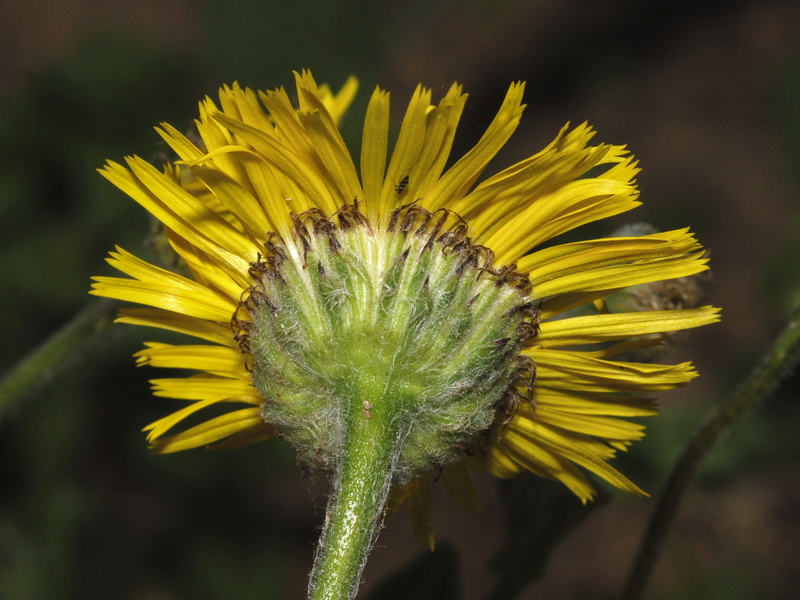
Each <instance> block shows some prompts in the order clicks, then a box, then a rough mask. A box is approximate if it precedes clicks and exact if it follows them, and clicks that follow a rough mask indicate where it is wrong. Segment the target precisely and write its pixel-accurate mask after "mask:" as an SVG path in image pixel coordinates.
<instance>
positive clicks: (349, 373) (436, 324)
mask: <svg viewBox="0 0 800 600" xmlns="http://www.w3.org/2000/svg"><path fill="white" fill-rule="evenodd" d="M355 214H358V213H355ZM358 216H359V217H360V219H356V220H355V221H354V222H352V221H350V220H347V221H345V220H342V223H343V224H345V225H346V226H340V227H334V226H333V224H332V223H331V222H330V221H328V220H327V219H325V218H324V217H322V216H319V215H314V216H313V218H312V217H308V221H309V223H306V222H303V221H300V220H299V219H298V220H297V221H296V227H295V238H294V240H292V242H290V243H281V244H275V245H270V247H269V248H268V256H267V258H266V261H262V262H260V263H258V264H256V265H254V269H253V274H254V275H255V276H256V277H257V279H258V281H257V284H256V285H255V286H254V289H253V291H252V293H251V294H250V298H249V299H248V302H247V306H248V308H249V310H250V313H251V317H252V320H253V328H252V329H251V330H250V331H249V332H248V335H247V338H248V349H249V350H250V351H251V352H252V355H253V375H254V381H255V385H256V387H257V388H258V390H259V392H260V394H261V396H262V397H263V398H264V406H263V415H264V419H265V420H266V421H267V422H269V423H272V424H274V425H275V426H276V427H278V429H279V430H280V431H281V433H282V435H283V437H284V438H286V439H287V440H289V441H290V442H291V443H292V444H293V445H294V446H295V447H296V448H297V450H298V453H299V458H300V460H301V462H303V463H304V464H305V465H307V466H308V467H310V468H313V469H324V470H330V469H333V468H335V467H336V465H337V464H338V461H339V460H340V459H341V457H342V454H343V451H344V448H345V445H346V436H347V431H348V428H349V427H352V424H353V420H359V419H360V420H363V421H369V420H370V419H373V418H375V417H380V418H381V421H385V420H386V419H388V420H390V421H394V420H398V421H397V423H396V425H397V427H396V429H397V431H399V432H400V435H402V436H404V440H403V442H402V443H401V444H400V447H399V449H398V451H397V452H398V455H397V456H396V457H395V463H394V481H395V482H405V481H407V480H409V479H410V478H412V477H414V476H416V475H418V474H420V473H422V472H425V471H428V470H431V469H433V468H436V467H438V466H441V465H445V464H448V463H450V462H453V461H455V460H456V459H457V458H458V456H459V452H460V451H462V450H464V449H465V448H467V447H468V446H469V444H470V442H471V441H472V439H473V438H474V436H475V434H476V433H478V432H480V431H482V430H486V429H488V428H489V427H490V426H491V424H492V422H493V421H494V420H495V418H496V416H497V409H498V407H500V406H501V405H503V404H504V403H505V402H506V401H507V400H508V397H507V394H508V393H509V390H510V389H512V388H513V386H514V385H515V377H516V376H517V375H518V373H519V372H520V369H521V363H520V360H521V359H519V349H520V345H521V343H523V341H524V335H523V332H524V331H526V330H528V331H529V330H530V327H528V328H527V329H526V324H527V325H530V322H527V323H526V318H528V317H529V316H530V314H531V311H530V307H529V305H528V304H527V302H526V297H525V293H524V290H522V289H520V286H515V285H512V284H511V283H509V281H508V279H507V278H506V279H504V275H503V273H506V274H507V273H511V271H504V272H500V273H499V272H498V271H496V270H494V268H493V267H492V265H491V258H490V257H489V258H487V257H486V256H485V255H484V254H485V252H484V251H485V249H483V248H480V247H476V246H473V245H471V244H470V243H469V240H468V239H467V238H466V237H465V236H464V232H463V231H460V232H458V233H453V232H452V231H445V233H440V228H439V227H432V228H431V229H432V231H429V230H428V228H427V227H426V225H427V223H428V221H425V223H424V224H423V226H422V227H420V228H419V229H418V230H417V231H413V232H410V231H407V230H406V231H404V230H403V229H404V228H403V227H402V226H400V227H394V228H391V229H392V230H389V231H387V230H375V229H373V228H372V227H371V226H370V225H369V223H367V222H366V220H365V219H364V218H363V217H361V216H360V215H358ZM442 222H443V220H442ZM486 252H488V251H486ZM526 309H527V310H526ZM526 315H527V317H526ZM529 369H530V367H529Z"/></svg>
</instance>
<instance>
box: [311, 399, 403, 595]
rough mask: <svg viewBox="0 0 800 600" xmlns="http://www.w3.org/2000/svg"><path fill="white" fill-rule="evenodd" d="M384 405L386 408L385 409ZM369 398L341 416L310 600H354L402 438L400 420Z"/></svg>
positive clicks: (377, 529)
mask: <svg viewBox="0 0 800 600" xmlns="http://www.w3.org/2000/svg"><path fill="white" fill-rule="evenodd" d="M387 404H388V405H387ZM392 404H394V403H391V402H390V403H382V402H381V399H380V398H374V397H372V395H371V394H363V395H359V397H358V398H357V400H356V401H355V402H354V403H353V406H352V409H351V410H350V411H349V414H348V415H347V416H346V419H347V421H348V422H347V424H346V428H347V433H346V440H345V444H344V454H343V456H342V458H341V460H340V462H339V465H338V467H337V470H336V474H335V477H334V480H333V490H332V492H331V497H330V500H329V501H328V508H327V510H326V514H325V526H324V528H323V531H322V536H321V537H320V541H319V546H318V548H317V554H316V557H315V560H314V570H313V571H312V573H311V581H310V584H309V596H308V597H309V598H310V599H312V600H323V599H324V600H344V599H350V598H354V597H355V595H356V591H357V590H358V585H359V582H360V578H361V573H362V571H363V569H364V565H365V564H366V562H367V555H368V554H369V551H370V550H371V548H372V545H373V544H374V542H375V538H376V537H377V535H378V531H379V530H380V526H381V523H382V520H383V513H384V507H385V504H386V497H387V495H388V493H389V488H390V486H391V483H392V474H393V471H394V468H393V467H394V464H395V461H396V459H397V456H398V454H399V452H400V445H401V444H402V441H403V439H404V438H405V434H406V431H405V428H404V427H401V423H402V419H401V418H399V415H398V414H397V412H395V411H393V410H391V408H394V407H393V406H392Z"/></svg>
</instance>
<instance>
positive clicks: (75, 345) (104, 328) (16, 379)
mask: <svg viewBox="0 0 800 600" xmlns="http://www.w3.org/2000/svg"><path fill="white" fill-rule="evenodd" d="M117 308H118V303H117V302H114V301H112V300H106V299H101V300H94V301H92V302H90V303H89V304H87V305H86V306H85V307H84V308H83V309H82V310H81V311H80V312H79V313H77V314H76V315H75V316H74V317H73V318H72V320H70V321H69V322H68V323H67V324H66V325H64V326H63V327H62V328H61V329H60V330H59V331H57V332H56V333H54V334H53V335H52V336H51V337H50V338H49V339H47V340H46V341H45V342H44V343H43V344H41V345H40V346H39V347H38V348H36V349H35V350H34V351H33V352H31V353H30V354H28V355H27V356H26V357H25V358H23V359H22V360H21V361H20V362H19V363H18V364H17V365H16V366H15V367H14V368H12V369H11V370H10V371H9V372H8V373H6V374H5V375H4V376H3V378H2V380H0V418H2V417H3V416H5V415H7V414H8V413H9V412H11V411H12V410H13V409H16V408H18V406H19V405H20V404H21V403H22V401H23V400H25V399H26V398H29V397H31V396H33V395H34V394H36V393H37V392H40V391H41V390H42V388H44V387H45V386H46V385H47V384H48V383H50V382H51V381H52V380H53V379H54V378H55V377H57V376H58V375H60V374H61V373H62V372H64V371H65V370H66V369H67V368H72V367H74V366H75V365H76V363H78V362H80V360H82V359H83V358H84V357H85V356H86V355H87V354H89V352H90V351H93V350H96V348H97V344H98V342H101V341H106V340H108V339H109V338H112V337H114V336H112V335H111V334H110V333H109V331H108V330H109V327H110V326H111V324H112V323H113V322H114V315H115V314H116V311H117Z"/></svg>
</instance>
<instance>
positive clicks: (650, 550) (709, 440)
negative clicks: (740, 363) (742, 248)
mask: <svg viewBox="0 0 800 600" xmlns="http://www.w3.org/2000/svg"><path fill="white" fill-rule="evenodd" d="M798 362H800V308H798V309H795V311H794V313H793V314H792V316H791V318H790V319H789V322H788V323H787V325H786V327H785V328H784V329H783V331H782V332H781V333H780V334H779V335H778V337H777V339H776V340H775V342H774V344H773V345H772V347H771V348H770V349H769V351H768V352H767V353H766V354H765V355H764V357H763V358H762V359H761V362H760V363H759V364H758V365H757V366H756V367H755V369H753V371H752V372H751V373H750V376H749V377H748V378H747V379H746V380H745V382H744V383H743V384H742V385H741V387H739V388H738V389H737V390H736V391H735V392H734V393H733V395H732V396H731V397H730V398H729V399H728V401H727V402H726V403H725V404H724V405H723V406H722V407H720V409H719V410H718V411H717V412H716V413H715V414H714V415H712V416H711V418H710V419H709V420H708V421H706V423H705V424H704V425H702V426H701V427H700V429H699V430H697V431H696V432H695V434H694V435H693V436H692V438H691V439H690V440H689V443H688V444H687V445H686V448H685V449H684V451H683V453H682V454H681V456H680V458H679V459H678V461H677V462H676V463H675V466H674V467H673V470H672V473H671V474H670V476H669V479H668V480H667V483H666V486H665V487H664V490H663V491H662V492H661V495H660V497H659V499H658V503H657V504H656V508H655V511H654V512H653V516H652V517H651V519H650V523H649V524H648V527H647V530H646V532H645V534H644V536H643V538H642V543H641V546H640V547H639V551H638V553H637V555H636V559H635V561H634V564H633V566H632V567H631V571H630V574H629V575H628V581H627V583H626V585H625V588H624V590H623V592H622V596H621V600H638V598H640V597H641V595H642V593H643V592H644V588H645V586H646V584H647V580H648V578H649V576H650V573H651V572H652V570H653V567H654V566H655V562H656V560H657V559H658V556H659V554H660V552H661V549H662V547H663V545H664V540H665V539H666V536H667V533H668V532H669V530H670V526H671V525H672V522H673V520H674V518H675V514H676V513H677V510H678V505H679V504H680V501H681V499H682V497H683V494H684V492H685V491H686V488H687V487H688V485H689V483H690V482H691V480H692V478H693V476H694V474H695V472H696V471H697V468H698V467H699V466H700V463H701V462H702V461H703V459H704V458H705V457H706V455H707V454H708V452H709V451H710V450H711V448H712V447H713V446H714V444H715V443H716V442H717V440H718V439H719V438H720V436H721V435H722V434H723V433H725V432H726V431H727V430H728V429H729V428H730V427H731V426H732V425H733V424H734V423H735V422H736V421H737V420H738V419H739V418H740V417H741V416H742V414H743V413H744V412H745V410H747V409H748V408H750V407H751V406H753V405H755V404H756V403H758V402H760V401H762V400H764V399H766V398H767V397H768V396H769V395H770V394H771V393H772V392H773V391H774V390H775V389H776V388H777V387H778V384H779V383H780V382H781V380H782V379H784V378H785V377H787V376H789V375H791V374H792V372H793V371H794V368H795V367H796V366H797V364H798Z"/></svg>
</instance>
